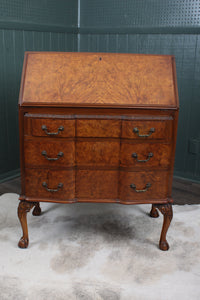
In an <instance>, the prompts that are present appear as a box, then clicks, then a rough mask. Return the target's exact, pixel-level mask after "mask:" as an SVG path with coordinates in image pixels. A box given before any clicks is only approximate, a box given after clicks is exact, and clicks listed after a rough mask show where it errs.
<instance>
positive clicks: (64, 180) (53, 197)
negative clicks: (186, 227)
mask: <svg viewBox="0 0 200 300" xmlns="http://www.w3.org/2000/svg"><path fill="white" fill-rule="evenodd" d="M23 70H24V71H23V75H22V83H21V89H20V99H19V100H20V101H19V103H20V114H19V116H20V132H21V134H20V145H21V160H22V162H21V171H22V194H21V195H20V197H19V199H20V200H21V201H24V202H25V201H29V202H30V203H35V204H34V205H35V206H36V205H39V204H36V203H39V202H41V201H44V202H45V201H48V202H58V203H73V202H76V201H78V202H111V203H121V204H136V203H137V204H140V203H153V204H154V205H155V206H154V207H157V208H158V209H160V210H161V212H162V213H163V215H164V223H163V229H162V233H161V242H160V248H161V249H162V250H167V249H168V245H167V242H166V232H167V229H168V227H169V224H170V220H171V219H170V216H168V215H169V214H170V213H171V209H170V203H172V202H173V200H172V198H171V183H172V176H173V163H174V156H175V143H176V131H177V121H178V94H177V87H176V78H175V65H174V58H173V57H172V56H159V55H158V56H155V55H135V54H108V53H27V54H26V56H25V64H24V68H23ZM42 125H45V126H46V127H45V128H43V129H42ZM60 126H63V127H64V130H63V129H62V128H61V129H60ZM43 127H44V126H43ZM134 128H135V129H134ZM136 128H137V130H136ZM152 128H153V129H152ZM49 132H51V133H56V132H57V133H58V134H56V135H54V134H53V135H49V134H48V133H49ZM139 135H142V136H139ZM143 135H145V136H143ZM147 135H148V136H147ZM43 151H46V152H45V156H44V155H42V152H43ZM59 152H63V154H64V156H61V157H60V156H59V159H58V160H56V161H49V160H47V157H48V158H56V157H57V156H58V153H59ZM150 153H151V155H150ZM43 154H44V153H43ZM133 154H134V155H133ZM141 160H146V162H143V161H141ZM24 202H23V203H24ZM168 204H169V205H168ZM20 205H21V206H22V204H20ZM31 205H33V204H31ZM156 205H157V206H156ZM29 207H30V205H28V204H24V212H22V215H23V217H22V222H21V225H22V229H23V231H24V235H23V236H24V240H25V244H26V245H27V241H28V231H27V225H26V210H27V208H28V209H29ZM38 212H39V211H38ZM152 215H153V212H152ZM154 215H155V213H154Z"/></svg>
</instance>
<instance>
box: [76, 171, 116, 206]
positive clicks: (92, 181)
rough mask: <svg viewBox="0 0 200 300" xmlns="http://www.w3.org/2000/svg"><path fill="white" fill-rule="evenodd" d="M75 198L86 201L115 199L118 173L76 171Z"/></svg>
mask: <svg viewBox="0 0 200 300" xmlns="http://www.w3.org/2000/svg"><path fill="white" fill-rule="evenodd" d="M76 193H77V194H76V196H77V198H88V199H94V200H95V199H117V198H118V172H117V171H101V170H78V171H77V174H76Z"/></svg>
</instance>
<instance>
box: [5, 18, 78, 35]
mask: <svg viewBox="0 0 200 300" xmlns="http://www.w3.org/2000/svg"><path fill="white" fill-rule="evenodd" d="M0 29H13V30H26V31H39V32H57V33H76V34H77V33H78V28H77V26H76V25H71V26H60V25H49V24H41V23H40V24H37V23H29V22H20V21H13V20H9V21H8V20H3V19H1V20H0Z"/></svg>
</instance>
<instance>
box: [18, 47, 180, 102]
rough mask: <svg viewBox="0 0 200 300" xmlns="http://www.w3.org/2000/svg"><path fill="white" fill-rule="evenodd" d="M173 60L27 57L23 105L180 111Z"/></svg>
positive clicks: (116, 56)
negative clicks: (167, 107) (93, 106)
mask: <svg viewBox="0 0 200 300" xmlns="http://www.w3.org/2000/svg"><path fill="white" fill-rule="evenodd" d="M172 59H173V57H172V56H167V55H163V56H157V55H140V54H135V55H133V54H118V53H116V54H110V53H80V52H79V53H78V52H77V53H73V55H72V54H71V53H69V52H68V53H56V52H38V53H36V52H35V53H34V52H32V53H27V54H26V69H25V78H24V81H23V92H22V94H21V100H20V101H21V103H22V104H23V105H25V104H27V105H28V104H31V103H40V104H44V105H45V104H48V105H51V104H53V103H56V104H57V105H59V104H61V105H62V104H65V105H67V104H68V105H69V104H73V105H81V106H84V105H88V104H90V105H103V104H105V105H117V106H120V105H124V106H145V105H149V106H161V107H162V106H169V107H175V106H176V96H175V90H174V74H173V68H172V65H173V64H172Z"/></svg>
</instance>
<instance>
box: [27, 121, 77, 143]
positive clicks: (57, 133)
mask: <svg viewBox="0 0 200 300" xmlns="http://www.w3.org/2000/svg"><path fill="white" fill-rule="evenodd" d="M31 133H32V135H33V136H46V137H54V138H60V137H61V138H64V137H74V136H75V120H65V119H57V118H54V119H53V118H52V119H48V118H32V119H31Z"/></svg>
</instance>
